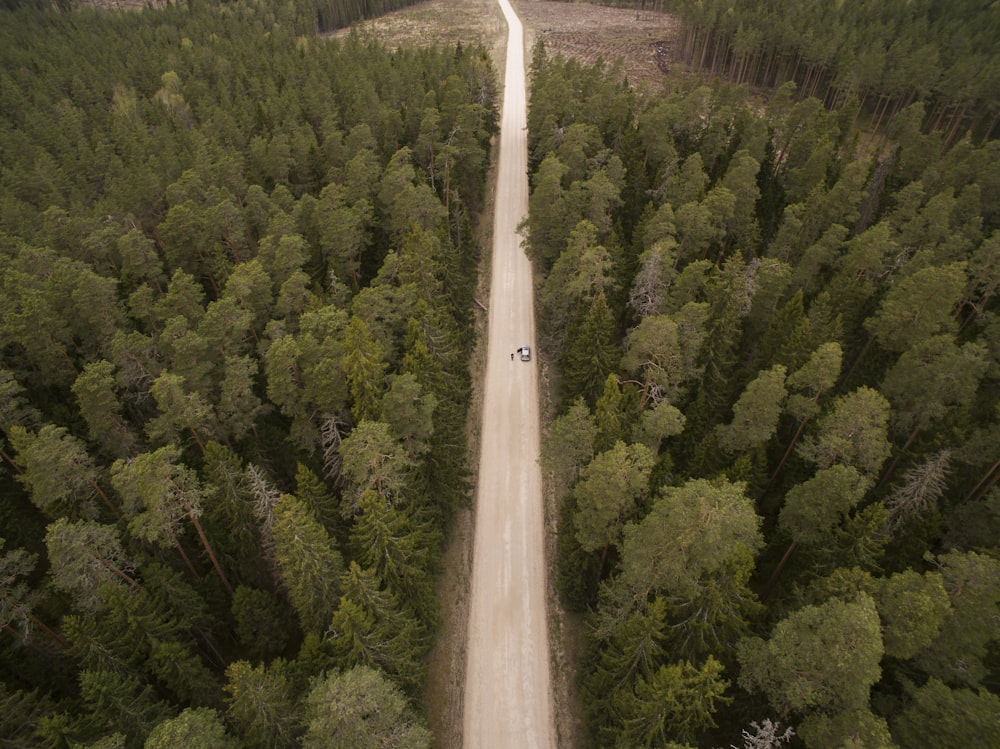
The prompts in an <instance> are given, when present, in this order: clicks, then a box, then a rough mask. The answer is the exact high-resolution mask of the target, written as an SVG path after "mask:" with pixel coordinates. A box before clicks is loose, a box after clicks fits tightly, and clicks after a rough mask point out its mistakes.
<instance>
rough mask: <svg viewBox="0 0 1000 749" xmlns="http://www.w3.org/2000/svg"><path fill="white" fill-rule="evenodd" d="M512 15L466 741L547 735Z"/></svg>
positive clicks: (511, 748)
mask: <svg viewBox="0 0 1000 749" xmlns="http://www.w3.org/2000/svg"><path fill="white" fill-rule="evenodd" d="M499 2H500V6H501V8H502V10H503V12H504V15H505V17H506V18H507V22H508V24H509V27H510V36H509V38H508V43H507V55H506V70H505V73H504V81H505V85H504V101H503V116H502V119H501V128H500V151H499V161H498V172H497V188H496V213H495V221H494V227H493V234H494V239H493V242H494V244H493V259H492V262H493V265H492V275H491V283H492V288H491V291H490V312H489V347H488V348H489V353H488V360H487V364H486V384H485V389H484V403H483V426H482V443H481V453H480V463H479V485H478V488H477V492H476V530H475V546H474V551H473V569H472V583H471V591H472V595H471V610H470V612H469V632H468V637H469V639H468V656H467V657H468V660H467V664H466V682H465V700H464V721H463V722H464V730H463V740H464V746H465V748H466V749H481V748H483V749H485V748H487V747H496V749H532V748H533V747H546V748H549V747H555V728H554V724H553V711H552V692H551V685H550V681H549V644H548V631H547V627H546V608H545V572H546V568H545V559H544V551H543V506H542V482H541V472H540V470H539V467H538V451H539V427H538V420H539V415H538V370H537V365H536V363H535V357H534V355H533V356H532V361H530V362H522V361H520V359H519V357H517V356H515V357H514V360H513V361H512V360H511V352H513V351H514V350H515V349H516V348H517V347H519V346H521V345H522V344H528V345H531V347H532V352H533V354H534V331H535V321H534V311H533V308H532V303H533V300H532V280H531V266H530V264H529V262H528V259H527V258H526V257H525V255H524V253H523V251H522V250H521V247H520V237H519V236H518V234H517V225H518V223H519V222H520V221H521V219H522V218H523V217H524V216H525V215H526V214H527V211H528V179H527V141H526V129H525V128H526V114H525V75H524V49H523V31H522V28H521V22H520V20H519V19H518V18H517V16H516V14H515V13H514V11H513V9H512V8H511V6H510V3H509V2H508V0H499Z"/></svg>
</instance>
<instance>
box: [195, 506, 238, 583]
mask: <svg viewBox="0 0 1000 749" xmlns="http://www.w3.org/2000/svg"><path fill="white" fill-rule="evenodd" d="M184 508H185V509H186V510H187V511H188V517H190V518H191V523H192V524H193V525H194V529H195V530H196V531H197V532H198V538H199V539H201V545H202V546H204V547H205V551H206V553H207V554H208V558H209V559H210V560H212V566H213V567H215V571H216V573H217V574H218V575H219V579H220V580H222V586H223V587H224V588H225V589H226V592H227V593H228V594H229V595H230V596H232V595H233V586H232V585H230V584H229V580H228V579H227V578H226V573H224V572H223V571H222V567H221V566H220V565H219V560H218V559H216V557H215V551H213V550H212V545H211V544H210V543H208V538H207V537H206V536H205V531H204V530H203V529H202V527H201V523H199V522H198V518H197V516H195V514H194V513H193V512H191V508H190V507H188V506H187V505H186V504H185V506H184Z"/></svg>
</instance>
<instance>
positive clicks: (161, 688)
mask: <svg viewBox="0 0 1000 749" xmlns="http://www.w3.org/2000/svg"><path fill="white" fill-rule="evenodd" d="M404 4H406V3H405V2H403V3H400V2H395V0H393V2H377V3H374V4H373V3H365V4H364V7H362V5H361V4H355V5H350V4H349V3H348V4H345V3H333V4H331V3H325V4H324V3H319V4H317V3H312V2H301V1H300V0H296V1H295V2H293V3H286V4H284V5H279V6H269V7H267V8H265V7H263V6H259V7H258V6H255V5H252V4H245V3H237V5H227V6H225V7H223V6H219V5H210V4H209V5H204V4H200V3H194V4H189V5H183V6H178V5H171V6H162V7H159V8H153V7H149V8H144V9H142V10H137V11H136V12H128V13H125V12H120V13H119V12H111V13H93V12H90V11H89V10H88V9H86V8H70V7H68V6H67V7H65V8H61V9H60V10H59V12H53V13H43V14H41V15H39V14H38V12H37V11H36V10H35V9H30V8H23V9H20V10H17V9H12V8H7V9H6V10H4V11H3V13H4V20H3V22H2V23H0V57H2V60H0V68H2V69H3V70H4V71H7V72H5V73H4V75H3V81H2V83H0V89H2V91H3V94H2V99H3V106H0V112H2V115H0V161H2V162H3V164H4V170H3V174H2V175H0V195H2V196H3V198H2V199H0V236H2V239H0V269H2V270H0V291H2V293H0V299H2V301H0V311H2V313H3V314H2V319H3V323H2V324H0V348H2V354H0V359H2V362H0V396H2V397H0V461H2V462H3V463H4V465H5V466H6V467H7V469H8V472H7V473H5V474H4V478H3V493H4V497H5V501H4V503H3V510H4V511H3V513H2V514H3V521H4V524H5V528H8V529H9V531H8V532H7V533H6V535H7V536H8V538H9V539H11V546H12V547H16V548H8V549H6V550H5V551H4V554H3V565H2V566H3V567H4V569H5V570H6V572H5V575H4V580H5V582H4V585H3V590H2V591H0V593H2V596H0V613H2V617H0V623H2V624H3V625H4V626H5V630H6V632H7V634H6V635H5V636H7V637H9V638H11V641H12V642H18V643H20V644H21V645H23V646H24V647H20V646H19V647H16V648H14V649H11V651H10V653H9V654H8V656H5V661H4V668H5V670H8V669H9V670H10V672H11V673H17V674H20V675H21V676H19V678H20V679H22V680H23V683H24V685H30V686H31V687H32V688H34V687H38V689H39V692H38V694H46V695H52V697H51V701H49V700H47V699H41V698H40V699H39V700H37V701H36V702H35V703H34V704H35V705H36V707H37V712H38V713H43V714H41V715H34V717H32V713H31V710H23V711H21V712H22V713H23V714H24V715H25V716H26V717H25V725H26V726H29V725H30V726H37V727H38V729H37V731H38V737H39V738H38V739H37V742H36V743H39V742H40V743H44V744H45V745H51V746H70V745H72V746H88V745H91V744H94V745H102V746H107V747H111V746H123V745H127V746H130V747H131V746H141V745H142V743H143V742H144V741H145V739H146V735H147V734H149V733H150V731H151V730H152V729H153V728H154V726H155V725H159V726H160V728H159V729H158V730H159V731H160V733H159V734H158V735H154V736H153V737H152V738H151V739H150V741H151V742H152V743H151V745H153V744H156V745H167V744H185V743H192V745H193V744H194V743H197V742H198V741H202V743H206V744H209V745H225V744H227V743H228V744H233V743H235V742H237V741H238V743H239V744H240V745H241V746H262V747H265V746H266V747H274V746H291V745H297V743H298V741H299V738H300V736H301V734H302V733H303V732H304V726H303V725H301V724H300V722H299V712H300V708H301V700H302V697H303V694H304V692H305V690H306V689H307V686H308V684H307V682H308V679H309V678H311V677H312V676H315V675H316V674H318V673H320V672H322V671H323V670H325V669H327V668H329V667H330V665H331V664H332V663H333V661H334V655H333V652H332V651H333V648H332V647H331V646H330V645H329V644H328V643H327V642H326V641H325V640H324V639H323V638H324V637H325V636H326V633H327V630H328V629H329V627H330V625H331V622H332V621H333V616H334V613H335V612H336V610H337V609H338V607H339V604H340V599H341V595H342V590H341V582H342V580H341V575H342V573H343V571H344V569H345V567H346V562H347V561H351V559H352V555H356V557H357V558H361V559H362V560H363V562H364V564H365V565H366V566H368V565H371V566H372V567H373V568H375V569H376V570H377V572H378V574H379V575H381V576H384V578H385V582H384V583H383V582H381V581H380V582H379V583H378V585H377V586H376V587H377V588H380V587H381V586H383V585H385V586H387V587H391V588H392V590H393V593H392V596H398V598H390V600H392V601H394V602H395V601H400V602H401V603H400V605H405V606H406V607H407V617H406V618H405V619H401V618H398V617H397V618H393V616H389V615H386V616H384V617H382V618H381V619H380V620H379V629H378V631H377V633H376V634H377V637H378V638H381V639H382V640H397V641H400V642H402V641H404V640H406V639H407V638H408V637H409V636H410V633H411V632H413V631H419V632H420V635H419V637H415V638H413V639H415V641H416V642H417V645H415V646H413V647H412V648H411V649H410V650H412V653H409V654H408V655H407V654H406V653H403V652H402V649H401V651H400V653H396V652H393V653H392V658H396V660H397V661H398V662H399V663H400V664H408V665H400V666H399V668H398V669H397V670H398V671H399V672H405V673H406V676H405V679H403V678H400V677H399V674H398V673H393V675H392V678H393V679H396V680H397V682H398V683H400V684H405V686H406V688H407V689H408V690H409V691H410V692H411V693H416V692H417V691H418V690H419V688H420V682H421V679H422V676H423V671H422V668H421V667H419V665H418V666H417V667H415V668H409V665H413V664H415V663H419V659H420V657H421V656H422V655H423V653H424V652H425V651H426V646H427V642H426V633H425V632H424V631H423V630H422V629H420V627H425V626H426V627H433V626H434V624H435V622H436V619H437V608H436V607H437V602H436V599H435V596H434V576H435V574H436V572H437V563H436V560H437V552H438V547H439V546H440V542H441V533H442V529H443V528H446V527H447V526H448V523H449V521H450V520H451V517H452V513H453V512H454V510H455V509H456V508H457V507H459V506H460V505H461V504H462V503H463V502H465V501H467V498H468V492H469V489H468V483H467V473H468V471H467V468H466V465H465V461H466V458H467V456H466V450H465V425H466V419H467V409H468V405H469V402H470V398H471V387H470V382H469V375H468V373H467V372H466V363H467V362H468V361H469V357H470V354H471V349H472V345H473V343H474V336H472V335H470V332H471V326H470V322H469V319H470V315H469V314H468V310H469V306H470V305H471V299H472V293H473V287H474V284H475V280H476V279H475V275H476V269H477V268H478V265H479V251H478V248H477V247H476V245H475V244H474V242H473V236H474V234H473V232H472V227H471V225H470V223H471V219H470V216H472V215H473V214H476V213H478V212H480V211H481V210H482V209H483V199H484V196H485V195H486V184H485V183H486V173H487V167H488V161H489V149H490V145H491V139H492V138H493V136H494V135H495V133H496V122H497V113H498V106H499V99H498V98H497V93H498V86H497V83H496V80H495V71H494V69H493V66H492V63H491V61H490V58H489V55H488V53H487V52H486V50H485V49H484V48H483V47H481V46H480V45H477V44H467V45H458V46H456V47H452V48H447V49H446V48H442V47H434V46H429V47H426V48H415V47H408V48H401V49H398V50H393V51H390V50H388V49H386V48H384V47H383V46H381V45H379V44H377V43H375V42H372V41H370V40H363V39H361V38H360V37H359V36H358V35H350V36H346V37H344V38H342V39H340V40H334V39H325V38H320V37H318V36H316V33H315V32H316V31H317V30H318V28H320V27H321V28H323V29H328V28H332V27H334V26H340V25H347V24H349V23H350V22H352V21H353V20H356V19H358V18H361V17H364V16H370V15H372V14H378V13H382V12H386V11H388V10H389V9H392V8H396V7H400V6H401V5H404ZM31 71H33V72H31ZM29 93H30V96H26V95H27V94H29ZM589 176H590V175H588V178H589ZM595 194H596V193H595ZM383 266H384V267H383ZM359 300H360V301H359ZM352 414H353V416H354V417H356V419H355V420H356V421H359V422H361V423H359V424H358V425H357V427H355V428H354V429H353V432H354V433H355V434H351V431H352V429H351V427H352V426H353V424H352ZM383 415H384V423H383V422H379V423H380V424H381V426H380V427H378V428H376V429H375V432H377V434H375V435H374V436H372V437H371V439H370V440H369V439H367V438H364V435H365V432H366V428H365V426H364V425H365V423H366V422H365V421H362V417H367V418H368V419H370V420H376V419H382V418H383ZM372 423H375V422H374V421H372ZM369 436H371V435H369ZM351 437H355V439H353V440H352V439H351ZM345 438H346V439H345ZM387 446H391V448H392V449H391V450H390V453H391V454H392V456H393V457H392V459H391V460H388V461H386V462H385V464H384V465H383V461H382V460H381V456H380V455H374V453H373V452H372V448H374V449H376V450H381V449H382V448H384V447H387ZM356 453H361V454H356ZM373 456H374V457H373ZM262 466H266V468H267V473H266V474H265V473H264V470H263V468H262ZM305 466H308V469H307V468H304V467H305ZM342 469H344V470H342ZM390 469H391V470H390ZM367 489H371V490H372V491H376V492H378V491H381V492H382V494H381V496H380V501H383V502H384V500H385V499H386V498H387V497H391V499H392V502H393V506H392V507H391V508H389V509H388V510H387V511H386V512H384V513H380V512H375V511H370V512H365V511H362V510H359V501H360V498H361V496H362V494H363V493H364V491H365V490H367ZM341 495H344V496H341ZM293 496H294V498H293ZM279 500H280V501H279ZM33 503H34V504H33ZM372 508H374V505H372ZM369 509H371V508H369ZM380 509H381V508H380ZM357 512H360V513H362V515H361V516H360V517H358V519H357V522H354V515H355V513H357ZM342 513H343V514H342ZM334 539H336V540H335V541H334ZM15 540H16V541H15ZM369 541H371V542H372V543H376V542H377V543H376V546H375V547H371V546H369ZM355 543H356V545H355ZM341 544H343V547H341V546H340V545H341ZM379 544H380V546H379ZM376 548H380V549H381V550H382V551H383V552H385V556H382V557H379V556H378V552H377V550H376ZM343 556H347V557H348V559H347V560H346V561H345V559H344V558H343ZM213 572H214V574H213ZM230 596H231V598H230ZM395 605H396V604H395V603H393V606H395ZM389 608H392V606H390V607H389ZM414 612H415V613H414ZM296 620H298V622H297V621H296ZM415 622H416V623H415ZM417 623H418V624H419V626H418V624H417ZM397 630H399V631H397ZM62 650H68V651H69V652H70V653H71V654H72V656H71V658H69V659H66V658H64V657H63V656H60V655H58V654H57V653H58V652H59V651H62ZM294 653H298V658H297V659H296V661H295V662H294V663H291V664H286V663H283V662H282V661H280V657H281V656H286V657H288V656H289V655H290V654H294ZM414 654H415V655H414ZM404 656H405V657H404ZM299 659H301V663H300V662H299ZM390 660H391V658H390ZM260 662H266V663H269V664H270V665H269V666H267V668H266V669H265V668H264V667H259V668H258V669H256V670H255V667H254V666H250V665H249V663H254V664H256V663H260ZM392 662H395V661H392ZM234 664H244V665H241V666H239V667H235V665H234ZM227 669H228V671H227ZM227 673H228V674H229V675H228V677H227V676H226V674H227ZM81 674H85V675H87V678H86V680H84V679H82V678H81ZM224 680H227V688H226V691H225V692H224V690H223V687H222V685H223V682H224ZM78 682H79V683H81V684H83V687H84V688H82V689H81V688H78V686H77V684H78ZM81 693H83V698H81V697H80V694H81ZM127 693H131V694H132V695H133V697H134V700H133V702H131V703H129V702H128V701H127V698H126V695H127ZM226 693H228V694H229V696H230V698H231V700H230V703H229V704H230V711H229V714H228V715H227V716H226V720H227V722H228V724H229V728H230V730H232V731H233V734H234V735H235V736H237V737H238V738H237V739H233V740H232V741H229V740H228V739H225V738H224V736H223V733H222V732H220V731H218V730H217V729H218V728H219V725H218V724H217V721H216V722H213V721H214V720H215V719H214V717H212V716H210V715H209V714H207V713H201V712H198V713H195V712H192V713H190V714H188V713H184V714H183V715H182V717H181V718H177V719H176V721H175V720H169V721H167V722H164V721H165V719H168V718H171V717H172V716H176V715H177V714H178V713H181V711H182V710H183V709H184V708H187V707H191V708H202V707H210V708H213V709H220V708H221V707H222V706H223V704H224V698H223V694H226ZM14 712H17V711H14ZM210 718H211V719H210ZM17 735H18V739H17V740H18V741H20V738H21V736H22V734H21V733H18V734H17ZM28 741H30V739H25V741H24V742H22V743H25V745H26V742H28ZM95 742H97V743H96V744H95Z"/></svg>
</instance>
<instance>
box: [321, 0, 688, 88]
mask: <svg viewBox="0 0 1000 749" xmlns="http://www.w3.org/2000/svg"><path fill="white" fill-rule="evenodd" d="M513 6H514V9H515V10H516V11H517V14H518V16H519V17H520V18H521V22H522V23H523V24H524V33H525V45H526V52H527V53H528V59H530V54H531V50H532V48H533V47H534V44H535V42H536V41H538V40H541V41H542V42H544V43H545V49H546V51H547V52H548V53H549V54H550V55H563V56H565V57H575V58H577V59H579V60H580V61H581V62H584V63H593V62H595V61H596V60H597V59H598V58H603V59H604V60H605V61H606V62H608V63H611V62H614V61H615V60H619V59H620V60H622V61H623V63H624V70H625V73H626V75H627V76H628V79H629V81H631V82H632V83H638V82H640V81H653V82H655V81H657V80H660V79H662V77H663V70H662V67H663V66H668V65H669V64H670V57H671V55H672V52H673V50H674V49H675V47H676V44H675V42H676V38H677V23H676V21H675V20H674V18H673V17H672V16H668V15H665V14H662V13H653V12H651V11H637V10H625V9H622V8H606V7H603V6H599V5H592V4H590V3H582V2H581V3H575V2H551V1H550V0H514V1H513ZM358 28H361V29H364V31H365V33H373V34H375V36H376V37H378V38H379V39H382V40H383V41H384V42H385V43H386V44H389V45H403V44H428V43H439V42H445V43H454V42H455V41H459V40H461V41H463V42H465V41H470V40H476V41H480V42H482V43H484V44H486V45H487V46H490V47H493V48H500V49H502V42H503V39H505V35H506V33H507V30H506V26H505V25H504V24H503V16H502V15H501V14H500V10H499V6H498V5H497V3H496V2H495V0H428V2H425V3H420V4H419V5H416V6H413V7H412V8H408V9H406V10H402V11H399V12H397V13H392V14H390V15H388V16H383V17H382V18H379V19H376V20H373V21H366V22H365V23H363V24H359V25H358ZM343 33H346V31H341V32H337V35H340V34H343ZM497 67H498V69H500V70H502V64H498V66H497Z"/></svg>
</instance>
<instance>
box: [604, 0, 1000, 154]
mask: <svg viewBox="0 0 1000 749" xmlns="http://www.w3.org/2000/svg"><path fill="white" fill-rule="evenodd" d="M603 4H607V5H615V6H624V7H637V8H638V7H641V8H643V9H654V10H659V11H663V12H667V13H671V14H673V15H675V16H677V17H678V18H679V19H680V21H681V28H682V31H681V38H680V40H679V43H678V48H677V49H675V50H674V57H675V58H677V59H678V60H679V61H680V62H681V63H682V65H683V66H684V67H685V68H686V69H689V70H693V71H697V72H700V73H707V74H710V75H719V76H723V77H725V78H727V79H729V80H730V81H733V82H736V83H740V84H745V85H748V86H752V87H759V88H763V89H765V90H770V89H773V88H777V87H778V86H780V85H781V84H783V83H785V82H787V81H790V80H791V81H795V82H796V83H797V84H798V87H799V93H800V95H801V96H811V97H816V98H818V99H820V100H821V101H823V102H824V104H825V105H826V106H827V107H828V108H831V109H839V108H849V109H852V110H854V112H855V113H856V114H858V115H859V116H860V119H861V121H862V122H863V123H867V124H868V125H869V126H870V127H871V129H873V130H876V131H878V130H881V129H882V128H883V127H884V126H885V125H886V124H887V123H891V122H892V121H893V119H894V118H895V117H896V116H897V115H899V114H900V113H902V112H903V111H904V110H905V109H906V108H907V107H908V106H909V105H910V104H912V103H914V102H915V101H922V102H924V103H925V105H926V109H925V112H924V124H925V128H926V129H928V130H943V131H944V132H945V143H946V144H947V145H951V144H952V143H954V142H956V141H957V140H959V139H960V138H961V137H963V136H964V135H965V133H966V132H967V131H971V132H972V133H973V136H974V138H977V139H982V138H988V137H993V138H996V137H1000V129H998V128H1000V47H998V45H997V39H998V38H1000V6H997V4H996V3H983V2H978V1H977V0H949V1H948V2H939V1H938V0H882V2H842V0H818V1H817V2H806V3H804V2H797V0H740V2H739V3H734V2H733V1H732V0H606V2H604V3H603Z"/></svg>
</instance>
